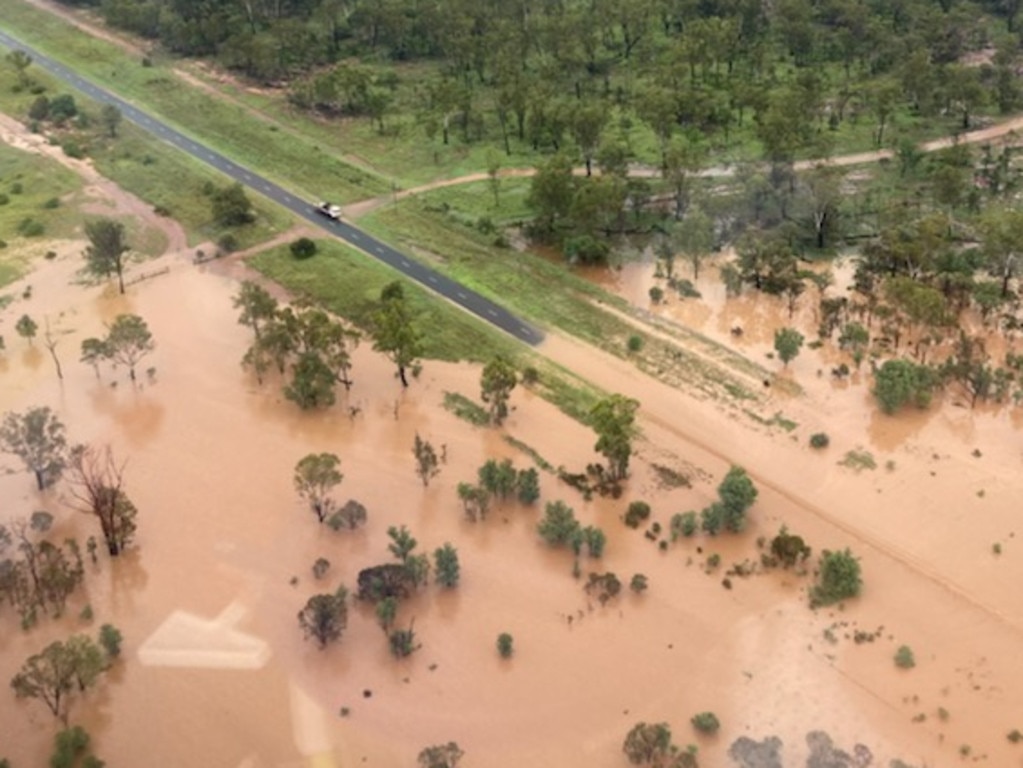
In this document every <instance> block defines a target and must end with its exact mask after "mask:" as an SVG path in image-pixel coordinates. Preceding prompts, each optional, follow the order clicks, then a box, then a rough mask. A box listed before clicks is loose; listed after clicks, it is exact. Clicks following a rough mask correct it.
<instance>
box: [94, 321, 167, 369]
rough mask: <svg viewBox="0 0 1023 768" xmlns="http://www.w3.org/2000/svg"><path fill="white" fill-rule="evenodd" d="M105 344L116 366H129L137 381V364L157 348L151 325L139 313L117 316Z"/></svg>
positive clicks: (110, 327) (109, 328) (108, 331)
mask: <svg viewBox="0 0 1023 768" xmlns="http://www.w3.org/2000/svg"><path fill="white" fill-rule="evenodd" d="M104 345H105V347H106V351H107V355H108V356H109V358H110V360H111V361H112V362H113V364H114V365H115V366H117V365H126V366H128V373H129V375H130V376H131V380H132V381H135V366H136V365H138V363H139V361H141V360H142V358H144V357H145V356H146V355H148V354H149V353H150V352H152V351H153V350H154V349H155V348H156V342H154V341H153V334H152V333H150V331H149V326H148V325H146V321H145V320H143V319H142V318H141V317H139V316H138V315H118V316H117V317H115V318H114V322H112V323H111V324H110V326H109V327H108V329H107V337H106V339H105V340H104Z"/></svg>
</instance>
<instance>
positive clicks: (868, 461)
mask: <svg viewBox="0 0 1023 768" xmlns="http://www.w3.org/2000/svg"><path fill="white" fill-rule="evenodd" d="M838 463H839V464H840V465H842V466H843V467H849V469H853V470H855V471H856V472H859V471H860V470H863V469H877V462H876V461H875V460H874V456H873V454H871V453H870V451H860V450H856V451H847V452H846V454H845V457H844V458H843V459H842V460H841V461H840V462H838Z"/></svg>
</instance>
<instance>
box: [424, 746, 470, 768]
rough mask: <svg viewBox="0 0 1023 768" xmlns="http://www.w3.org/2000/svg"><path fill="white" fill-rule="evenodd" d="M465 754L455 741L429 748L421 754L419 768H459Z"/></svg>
mask: <svg viewBox="0 0 1023 768" xmlns="http://www.w3.org/2000/svg"><path fill="white" fill-rule="evenodd" d="M463 755H465V752H463V751H462V749H461V748H460V747H459V746H458V744H456V743H455V742H453V741H449V742H448V743H447V744H440V745H438V746H435V747H427V748H426V749H424V750H423V751H422V752H420V753H419V758H418V762H419V768H458V763H459V762H460V761H461V759H462V757H463Z"/></svg>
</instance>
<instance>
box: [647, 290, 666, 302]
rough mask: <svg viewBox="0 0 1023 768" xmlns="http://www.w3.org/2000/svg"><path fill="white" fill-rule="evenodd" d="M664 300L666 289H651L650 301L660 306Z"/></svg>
mask: <svg viewBox="0 0 1023 768" xmlns="http://www.w3.org/2000/svg"><path fill="white" fill-rule="evenodd" d="M663 300H664V289H663V288H661V287H660V286H659V285H655V286H653V287H652V288H651V289H650V301H652V302H653V303H654V304H660V303H661V302H662V301H663Z"/></svg>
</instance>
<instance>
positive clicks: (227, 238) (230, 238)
mask: <svg viewBox="0 0 1023 768" xmlns="http://www.w3.org/2000/svg"><path fill="white" fill-rule="evenodd" d="M217 245H219V246H220V248H221V250H223V251H224V252H226V253H234V252H235V251H237V250H238V238H237V237H235V236H234V235H232V234H231V233H230V232H228V233H227V234H226V235H221V236H220V239H219V240H217Z"/></svg>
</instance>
